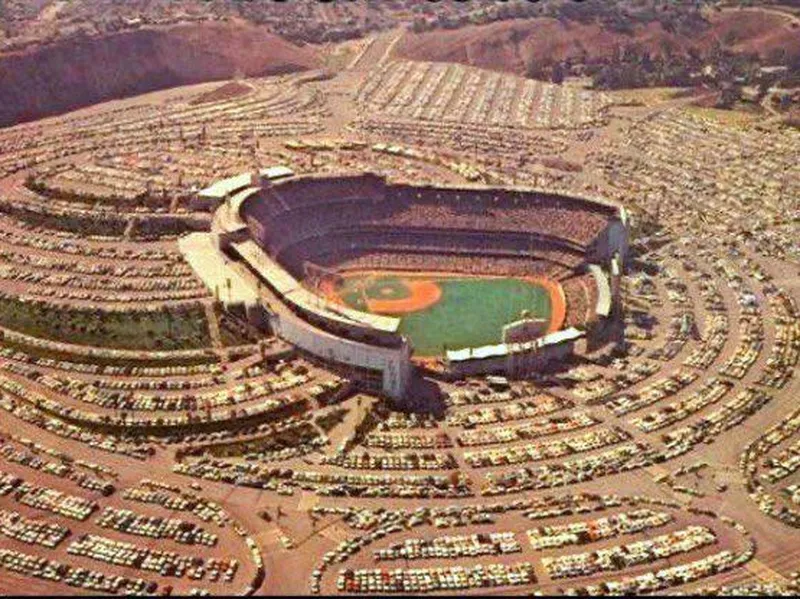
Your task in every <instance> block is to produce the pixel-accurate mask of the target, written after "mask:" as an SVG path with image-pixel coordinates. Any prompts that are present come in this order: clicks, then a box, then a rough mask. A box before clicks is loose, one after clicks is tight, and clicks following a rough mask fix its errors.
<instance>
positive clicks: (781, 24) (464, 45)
mask: <svg viewBox="0 0 800 599" xmlns="http://www.w3.org/2000/svg"><path fill="white" fill-rule="evenodd" d="M715 40H718V41H719V42H720V43H721V44H723V45H727V46H729V47H730V48H731V49H733V50H734V51H739V52H756V53H759V54H761V55H762V56H765V57H766V56H768V55H769V53H770V52H771V51H774V50H775V49H776V48H784V50H785V52H786V56H787V57H792V56H795V57H796V56H800V29H798V28H796V26H793V25H792V23H791V21H790V20H789V19H787V18H785V17H783V16H781V15H778V14H774V13H765V12H760V11H742V12H738V11H737V12H724V13H721V14H718V15H715V16H713V17H712V18H711V19H710V20H709V22H708V23H707V25H706V26H705V28H704V30H703V31H700V32H696V33H695V34H693V35H679V34H676V33H674V32H672V31H667V30H666V29H665V28H664V27H663V26H662V25H661V24H660V23H658V22H650V23H647V24H635V25H633V26H632V32H631V33H625V32H620V31H614V30H610V29H608V28H607V27H604V26H602V25H601V24H600V23H579V22H575V21H563V20H561V21H559V20H557V19H551V18H536V19H523V20H514V21H500V22H496V23H491V24H489V25H479V26H471V27H465V28H463V29H456V30H448V31H430V32H424V33H408V34H406V35H405V36H404V37H403V39H402V40H401V41H400V42H399V43H398V44H397V46H396V47H395V54H396V55H397V56H399V57H402V58H409V59H412V60H425V61H435V62H459V63H463V64H468V65H472V66H477V67H482V68H487V69H494V70H500V71H506V72H512V73H516V74H518V75H525V74H526V73H527V72H528V70H529V69H530V67H531V66H532V65H533V66H538V65H541V64H543V63H552V62H557V61H563V60H565V59H566V58H572V59H582V62H587V63H593V62H601V61H603V60H606V59H608V58H610V57H612V56H614V55H615V53H616V52H618V51H619V50H620V49H622V48H625V47H626V46H627V45H630V44H633V45H636V46H638V47H640V48H642V49H646V50H648V51H649V52H650V54H651V55H652V56H658V55H663V54H664V52H665V51H666V49H667V48H668V49H669V51H670V52H671V53H673V54H680V53H687V52H688V50H689V49H690V48H694V49H696V50H698V51H700V52H701V53H702V52H703V51H705V50H708V49H709V48H711V47H712V45H713V44H714V41H715Z"/></svg>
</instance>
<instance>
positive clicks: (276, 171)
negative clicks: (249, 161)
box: [259, 166, 294, 179]
mask: <svg viewBox="0 0 800 599" xmlns="http://www.w3.org/2000/svg"><path fill="white" fill-rule="evenodd" d="M259 174H260V175H261V176H262V177H265V178H267V179H282V178H284V177H291V176H293V175H294V171H293V170H292V169H290V168H289V167H288V166H270V167H268V168H265V169H262V170H261V171H260V172H259Z"/></svg>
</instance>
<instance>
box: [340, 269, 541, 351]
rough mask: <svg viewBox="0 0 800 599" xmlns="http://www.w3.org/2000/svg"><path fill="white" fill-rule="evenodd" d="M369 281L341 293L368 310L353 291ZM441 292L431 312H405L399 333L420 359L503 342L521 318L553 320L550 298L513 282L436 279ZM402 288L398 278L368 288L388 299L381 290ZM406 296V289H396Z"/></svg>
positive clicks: (357, 282)
mask: <svg viewBox="0 0 800 599" xmlns="http://www.w3.org/2000/svg"><path fill="white" fill-rule="evenodd" d="M363 281H364V279H359V278H350V279H348V281H347V287H346V289H345V291H344V292H343V294H342V299H344V301H345V303H347V304H348V305H350V306H351V307H353V308H356V309H361V310H363V309H364V308H365V306H364V302H363V299H362V297H361V295H360V293H357V292H354V287H360V286H361V285H363ZM436 283H437V285H439V287H441V289H442V297H441V299H440V300H439V302H438V303H437V304H435V305H433V306H431V307H430V308H427V309H426V310H422V311H419V312H413V313H410V314H406V315H404V316H403V317H402V320H401V323H400V332H401V333H402V334H404V335H406V336H407V337H409V339H411V343H412V344H413V346H414V352H415V353H416V354H417V355H420V356H433V355H441V354H442V353H443V351H444V349H445V348H447V349H460V348H464V347H477V346H481V345H488V344H492V343H500V341H502V328H503V325H505V324H508V323H509V322H512V321H514V320H517V319H519V318H520V317H521V315H522V312H523V311H524V310H527V311H528V312H529V314H530V316H531V317H534V318H547V319H549V318H550V310H551V308H550V296H549V295H548V293H547V291H546V290H545V289H543V288H542V287H540V286H538V285H536V284H533V283H530V282H527V281H524V280H521V279H513V278H443V279H439V280H436ZM398 286H403V283H402V281H401V280H400V279H398V278H396V277H372V278H370V279H369V281H368V282H367V283H366V285H365V287H364V294H365V295H366V296H367V297H380V298H384V299H385V298H387V295H386V294H384V293H383V292H382V291H381V290H382V289H388V290H395V288H396V287H398ZM397 295H398V297H402V295H403V293H402V291H401V290H397Z"/></svg>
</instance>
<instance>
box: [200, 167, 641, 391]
mask: <svg viewBox="0 0 800 599" xmlns="http://www.w3.org/2000/svg"><path fill="white" fill-rule="evenodd" d="M198 201H205V202H210V203H211V204H215V203H216V204H217V205H218V208H217V210H216V213H215V218H214V223H215V224H214V228H213V229H212V234H211V235H212V236H213V237H214V243H213V244H212V245H213V247H214V248H216V249H217V250H218V253H219V268H210V267H209V266H208V257H206V259H205V263H204V266H202V267H199V266H197V264H196V260H193V257H192V255H191V252H187V258H188V259H189V262H190V263H191V264H193V265H195V268H196V270H197V271H198V274H200V275H201V276H202V277H204V279H205V280H206V283H207V284H208V285H209V287H211V288H212V289H214V290H215V292H216V293H217V296H218V297H220V299H221V300H222V301H223V303H225V304H226V305H228V307H229V308H230V309H244V310H245V311H246V313H247V316H248V318H249V319H250V320H251V321H253V322H257V321H260V322H261V324H262V325H263V326H265V327H269V328H270V329H271V330H273V331H274V332H275V333H276V334H277V335H278V336H280V337H282V338H283V339H284V340H286V341H288V342H290V343H292V344H293V345H295V346H297V347H298V349H300V350H301V351H305V352H306V353H307V354H309V355H310V356H315V357H317V358H319V359H321V360H324V361H325V362H326V363H330V364H333V365H337V364H338V365H339V366H341V367H342V368H345V369H347V374H348V376H351V377H353V378H355V379H357V380H361V381H363V382H364V384H365V385H366V386H367V387H369V388H370V389H373V390H377V391H383V392H385V393H387V394H388V395H390V396H393V397H402V396H403V395H404V394H405V393H406V391H407V389H408V385H409V382H410V380H411V379H412V378H413V376H414V374H415V372H416V371H417V370H419V369H420V368H426V369H433V370H436V369H438V370H439V371H440V372H442V373H444V374H446V375H448V376H452V377H460V376H467V375H471V374H485V373H504V374H507V375H511V376H513V375H516V374H520V375H521V374H524V373H529V372H531V371H533V370H538V369H543V368H546V367H547V366H548V365H550V364H552V362H554V361H560V360H565V359H567V358H569V356H570V355H572V354H573V353H574V352H576V351H583V350H585V349H587V348H590V347H592V346H597V345H598V344H603V343H605V342H607V340H608V339H609V333H608V331H609V330H610V329H611V328H613V326H612V325H613V322H614V321H615V318H616V314H617V313H618V309H617V308H616V307H615V306H616V305H617V303H618V301H619V297H618V295H619V290H618V279H619V275H620V273H621V272H622V265H623V261H624V258H625V254H626V251H627V243H628V229H627V216H626V214H625V212H624V209H621V208H620V207H618V206H615V205H612V204H609V203H606V202H604V201H601V200H594V199H587V198H577V197H569V196H566V195H561V194H556V193H548V192H544V191H539V190H532V189H520V188H489V187H485V186H477V185H476V186H460V187H457V188H456V187H437V186H430V185H413V184H408V183H400V182H394V181H389V180H387V179H385V178H384V177H382V176H379V175H376V174H373V173H341V174H337V175H325V176H318V175H306V176H296V175H294V173H292V172H291V171H289V169H285V168H283V167H273V168H270V169H265V170H262V171H260V172H257V173H253V174H251V175H240V176H238V177H234V178H232V179H229V180H226V181H222V182H218V183H217V184H215V186H213V188H209V190H205V192H201V194H199V196H198ZM198 235H200V234H198ZM220 273H222V274H220ZM223 278H224V285H225V286H226V287H227V288H228V293H227V295H228V298H227V300H226V298H225V297H224V295H225V294H222V295H220V292H219V290H220V288H221V286H222V285H223V283H221V281H222V279H223ZM232 288H235V293H234V292H232V291H231V289H232Z"/></svg>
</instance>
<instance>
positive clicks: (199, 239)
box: [178, 233, 258, 308]
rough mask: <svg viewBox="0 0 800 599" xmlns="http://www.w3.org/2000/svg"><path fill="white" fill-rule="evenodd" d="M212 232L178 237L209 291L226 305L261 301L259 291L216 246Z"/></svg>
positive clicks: (251, 304)
mask: <svg viewBox="0 0 800 599" xmlns="http://www.w3.org/2000/svg"><path fill="white" fill-rule="evenodd" d="M216 238H217V236H216V235H214V234H212V233H190V234H189V235H186V236H184V237H181V238H180V239H179V240H178V247H179V248H180V250H181V253H182V254H183V256H184V258H186V261H187V262H188V263H189V265H190V266H191V267H192V269H193V270H194V272H195V273H196V274H197V276H198V277H200V279H202V281H203V283H205V285H206V287H208V289H209V291H211V293H212V294H213V295H214V296H215V297H219V300H220V301H221V302H222V303H223V304H225V307H226V308H227V307H229V306H231V305H244V306H253V305H255V304H256V303H257V301H258V296H257V294H256V290H255V289H253V286H252V285H251V284H249V283H248V282H247V281H246V280H245V279H244V278H242V276H241V275H240V274H239V273H238V272H236V270H235V269H234V268H233V267H232V266H231V264H232V261H231V260H229V259H228V258H227V257H226V256H225V255H224V254H223V253H222V252H221V251H220V249H219V248H218V247H217V245H216V243H215V242H214V240H215V239H216Z"/></svg>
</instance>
